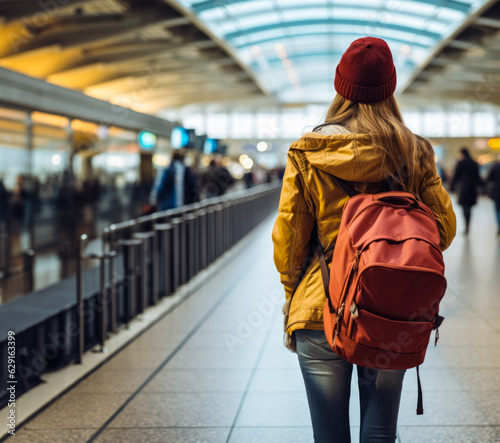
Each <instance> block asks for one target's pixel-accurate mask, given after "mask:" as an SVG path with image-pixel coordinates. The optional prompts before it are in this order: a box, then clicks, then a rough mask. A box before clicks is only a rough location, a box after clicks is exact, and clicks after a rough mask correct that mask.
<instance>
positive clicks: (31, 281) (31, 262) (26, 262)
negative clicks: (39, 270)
mask: <svg viewBox="0 0 500 443" xmlns="http://www.w3.org/2000/svg"><path fill="white" fill-rule="evenodd" d="M23 270H24V274H25V276H26V278H25V279H24V292H25V293H28V292H33V290H34V289H35V251H33V249H28V250H27V251H24V252H23Z"/></svg>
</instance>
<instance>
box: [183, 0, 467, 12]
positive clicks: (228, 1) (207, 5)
mask: <svg viewBox="0 0 500 443" xmlns="http://www.w3.org/2000/svg"><path fill="white" fill-rule="evenodd" d="M248 1H252V0H224V2H219V1H212V0H208V1H204V2H200V3H197V4H195V5H193V6H192V8H193V10H194V11H195V12H196V13H197V14H199V13H200V12H203V11H209V10H211V9H216V8H220V7H221V3H222V6H227V5H234V4H236V3H244V2H248ZM409 1H412V2H416V3H424V4H428V5H434V6H440V7H443V8H448V9H453V10H455V11H461V12H468V11H469V9H470V6H471V5H470V4H468V3H464V2H461V1H457V0H441V1H439V2H438V4H436V1H435V0H409ZM333 6H334V7H335V6H336V5H333ZM356 7H357V6H356Z"/></svg>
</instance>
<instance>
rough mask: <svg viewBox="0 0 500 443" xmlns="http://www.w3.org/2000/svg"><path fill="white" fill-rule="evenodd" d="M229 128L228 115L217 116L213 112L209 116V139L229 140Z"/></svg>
mask: <svg viewBox="0 0 500 443" xmlns="http://www.w3.org/2000/svg"><path fill="white" fill-rule="evenodd" d="M227 126H228V118H227V114H216V113H212V112H211V113H209V114H208V115H207V136H208V137H209V138H227V137H228V133H227V132H228V131H227V130H228V127H227Z"/></svg>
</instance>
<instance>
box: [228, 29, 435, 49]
mask: <svg viewBox="0 0 500 443" xmlns="http://www.w3.org/2000/svg"><path fill="white" fill-rule="evenodd" d="M328 35H331V36H336V35H342V36H344V35H346V36H348V35H349V36H352V37H359V33H357V32H339V33H335V32H333V33H332V32H324V31H319V32H298V33H293V32H290V33H287V34H283V35H279V36H276V37H269V38H263V39H260V40H254V41H252V42H250V43H244V44H241V45H234V46H235V47H236V48H238V49H242V48H246V47H249V46H254V45H257V46H258V45H263V44H265V43H271V42H276V41H280V40H283V39H284V38H287V39H288V38H303V37H312V36H317V37H323V36H328ZM379 36H380V38H383V39H384V40H385V41H387V42H394V43H401V44H403V45H412V46H418V47H419V48H425V49H427V48H429V46H428V45H424V44H423V43H419V42H413V41H411V40H410V39H408V40H407V39H402V38H394V37H385V36H383V35H382V34H379Z"/></svg>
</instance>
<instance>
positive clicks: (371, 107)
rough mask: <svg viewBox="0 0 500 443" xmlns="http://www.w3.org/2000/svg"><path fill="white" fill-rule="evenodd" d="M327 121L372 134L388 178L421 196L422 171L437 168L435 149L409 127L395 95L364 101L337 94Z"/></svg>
mask: <svg viewBox="0 0 500 443" xmlns="http://www.w3.org/2000/svg"><path fill="white" fill-rule="evenodd" d="M325 123H334V124H337V125H341V126H344V127H345V128H346V129H348V130H349V131H350V132H353V133H356V134H369V135H370V136H371V137H372V140H373V144H374V146H375V147H376V148H377V149H379V150H380V152H381V167H382V168H383V170H384V171H386V174H387V177H389V176H390V177H392V179H393V180H394V181H395V182H396V183H397V184H398V186H399V187H400V188H401V189H402V190H404V191H407V192H411V193H412V194H414V195H416V196H417V197H420V195H419V194H420V178H421V177H422V175H423V174H422V172H423V171H426V170H432V169H435V160H434V150H433V148H432V146H431V144H430V143H429V141H428V140H426V139H425V138H423V137H420V136H419V135H416V134H414V133H413V132H411V131H410V130H409V129H408V128H407V127H406V125H405V124H404V122H403V117H402V116H401V112H400V110H399V107H398V104H397V103H396V99H395V98H394V96H393V95H391V96H390V97H388V98H386V99H385V100H382V101H380V102H375V103H368V104H365V103H356V102H351V101H349V100H347V99H345V98H344V97H342V96H341V95H339V94H337V95H336V96H335V98H334V100H333V102H332V104H331V105H330V108H329V109H328V112H327V115H326V119H325Z"/></svg>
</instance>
